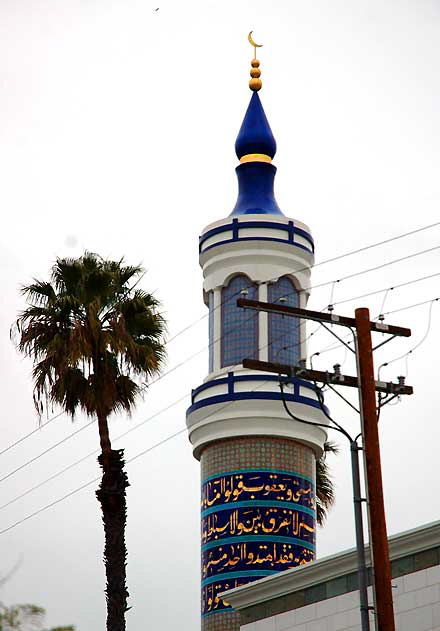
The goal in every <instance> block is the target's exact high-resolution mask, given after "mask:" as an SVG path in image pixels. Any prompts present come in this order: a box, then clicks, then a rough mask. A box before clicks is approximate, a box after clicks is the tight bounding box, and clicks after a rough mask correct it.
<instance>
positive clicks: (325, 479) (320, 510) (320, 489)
mask: <svg viewBox="0 0 440 631" xmlns="http://www.w3.org/2000/svg"><path fill="white" fill-rule="evenodd" d="M329 453H331V454H335V455H336V454H338V453H339V447H338V445H337V444H336V443H335V442H333V441H327V442H325V443H324V453H323V454H322V456H321V458H320V459H319V460H317V461H316V520H317V522H318V524H319V525H320V526H322V525H323V524H324V522H325V520H326V517H327V514H328V511H329V510H330V508H331V507H332V506H333V504H334V503H335V487H334V483H333V481H332V478H331V475H330V470H329V466H328V464H327V461H326V457H327V454H329Z"/></svg>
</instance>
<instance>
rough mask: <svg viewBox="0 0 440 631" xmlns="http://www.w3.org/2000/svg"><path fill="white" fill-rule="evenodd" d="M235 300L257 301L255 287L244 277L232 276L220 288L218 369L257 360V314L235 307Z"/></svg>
mask: <svg viewBox="0 0 440 631" xmlns="http://www.w3.org/2000/svg"><path fill="white" fill-rule="evenodd" d="M238 298H247V299H248V300H257V299H258V290H257V286H256V285H254V284H253V283H252V281H251V280H250V279H249V278H248V277H247V276H243V275H240V276H234V277H233V278H231V280H230V281H229V284H228V285H227V286H226V287H223V289H222V343H221V348H222V366H232V365H234V364H241V362H242V361H243V359H245V358H250V359H257V358H258V313H257V311H255V310H250V309H241V308H240V307H237V300H238Z"/></svg>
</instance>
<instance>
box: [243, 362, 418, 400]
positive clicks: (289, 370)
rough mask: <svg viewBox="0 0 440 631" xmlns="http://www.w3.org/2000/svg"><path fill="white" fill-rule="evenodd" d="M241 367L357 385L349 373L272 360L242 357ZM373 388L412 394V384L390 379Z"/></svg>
mask: <svg viewBox="0 0 440 631" xmlns="http://www.w3.org/2000/svg"><path fill="white" fill-rule="evenodd" d="M243 368H248V369H250V370H261V371H263V372H273V373H276V374H277V375H287V376H288V377H298V378H301V379H307V380H308V381H318V382H320V383H325V384H333V385H338V386H349V387H350V388H358V387H359V382H358V378H357V377H353V376H351V375H340V374H337V373H333V372H324V371H322V370H309V369H308V368H303V367H301V366H289V365H288V364H275V363H273V362H263V361H260V360H258V359H243ZM375 389H376V392H385V393H387V394H395V395H398V394H413V388H412V386H404V385H401V384H399V383H393V382H390V381H388V382H387V381H375Z"/></svg>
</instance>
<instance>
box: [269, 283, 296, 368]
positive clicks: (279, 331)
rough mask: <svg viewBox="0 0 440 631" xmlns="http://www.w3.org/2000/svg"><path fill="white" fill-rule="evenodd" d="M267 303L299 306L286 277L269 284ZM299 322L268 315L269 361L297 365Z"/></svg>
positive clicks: (294, 291)
mask: <svg viewBox="0 0 440 631" xmlns="http://www.w3.org/2000/svg"><path fill="white" fill-rule="evenodd" d="M268 301H269V302H277V303H279V304H282V305H286V306H288V307H298V306H299V294H298V290H297V289H296V288H295V285H294V284H293V282H292V281H291V280H290V278H287V277H286V276H283V277H282V278H280V279H278V280H277V282H276V283H271V284H269V287H268ZM299 325H300V320H299V319H298V318H294V317H292V316H283V315H281V314H279V313H269V341H268V343H269V361H270V362H276V363H278V364H290V365H292V364H297V363H298V361H299V360H300V354H301V348H300V329H299Z"/></svg>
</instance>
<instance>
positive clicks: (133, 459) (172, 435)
mask: <svg viewBox="0 0 440 631" xmlns="http://www.w3.org/2000/svg"><path fill="white" fill-rule="evenodd" d="M267 383H269V380H266V381H264V382H263V383H261V384H258V386H256V387H255V388H253V389H252V390H251V392H255V391H256V390H258V389H260V388H262V387H263V386H265V385H266V384H267ZM233 403H235V401H228V402H226V403H225V404H224V405H223V406H222V407H221V408H220V410H219V409H216V410H213V411H212V412H210V413H209V414H207V415H206V416H205V417H204V418H203V419H201V420H206V419H207V418H209V417H210V416H212V415H213V414H215V413H217V412H219V411H221V410H223V409H224V408H226V407H228V406H230V405H232V404H233ZM185 431H187V428H186V427H183V428H182V429H180V430H178V431H177V432H174V433H173V434H171V435H170V436H167V437H166V438H164V439H162V440H161V441H159V442H157V443H156V444H155V445H152V446H151V447H148V448H147V449H144V450H143V451H141V452H139V453H138V454H136V455H135V456H132V457H131V458H129V459H127V460H126V462H125V464H126V465H127V464H130V463H131V462H133V461H135V460H137V459H138V458H141V457H142V456H145V455H146V454H147V453H149V452H151V451H153V449H156V448H157V447H160V446H161V445H163V444H165V443H167V442H168V441H170V440H172V439H173V438H175V437H176V436H179V435H180V434H183V433H184V432H185ZM100 479H101V476H98V477H96V478H93V479H92V480H89V481H88V482H85V483H84V484H82V485H81V486H78V487H76V488H75V489H73V490H72V491H69V492H68V493H66V494H65V495H63V496H62V497H60V498H58V499H56V500H54V501H52V502H49V503H48V504H46V505H44V506H43V507H41V508H39V509H37V510H36V511H34V512H32V513H30V514H29V515H26V516H25V517H23V518H21V519H19V520H17V521H16V522H14V523H13V524H11V525H10V526H7V527H6V528H3V529H2V530H0V535H3V534H5V533H6V532H9V531H10V530H12V529H13V528H16V527H17V526H19V525H20V524H22V523H24V522H26V521H28V520H29V519H32V518H33V517H36V516H37V515H39V514H40V513H42V512H44V511H46V510H48V509H49V508H52V507H53V506H56V505H57V504H59V503H61V502H63V501H64V500H66V499H68V498H69V497H72V495H75V494H76V493H78V492H79V491H82V490H83V489H85V488H86V487H88V486H90V485H91V484H93V483H94V482H97V481H98V480H100Z"/></svg>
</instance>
